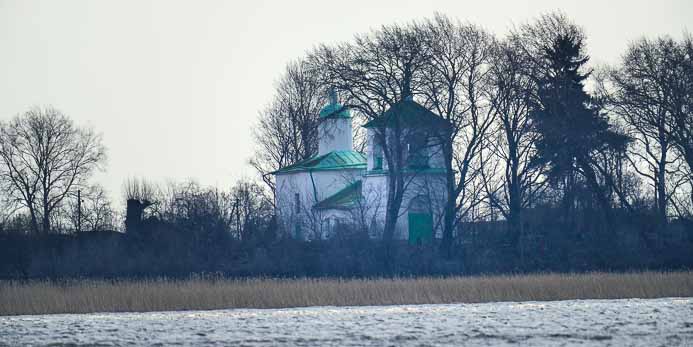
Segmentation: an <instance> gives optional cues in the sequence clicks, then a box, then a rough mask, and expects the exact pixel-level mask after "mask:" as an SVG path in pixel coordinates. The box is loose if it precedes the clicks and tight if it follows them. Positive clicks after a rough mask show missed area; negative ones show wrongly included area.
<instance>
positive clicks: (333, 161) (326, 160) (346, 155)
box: [273, 151, 366, 174]
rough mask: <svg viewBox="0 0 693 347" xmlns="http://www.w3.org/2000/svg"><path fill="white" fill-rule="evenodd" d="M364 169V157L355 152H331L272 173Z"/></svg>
mask: <svg viewBox="0 0 693 347" xmlns="http://www.w3.org/2000/svg"><path fill="white" fill-rule="evenodd" d="M365 168H366V156H365V155H363V154H361V153H359V152H356V151H332V152H330V153H327V154H324V155H320V156H313V157H310V158H308V159H305V160H301V161H299V162H298V163H296V164H293V165H289V166H286V167H283V168H281V169H279V170H277V171H275V172H273V173H275V174H278V173H288V172H299V171H319V170H339V169H365Z"/></svg>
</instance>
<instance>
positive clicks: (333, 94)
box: [329, 87, 337, 105]
mask: <svg viewBox="0 0 693 347" xmlns="http://www.w3.org/2000/svg"><path fill="white" fill-rule="evenodd" d="M329 96H330V104H332V105H334V104H336V103H337V92H336V91H335V89H334V87H331V88H330V92H329Z"/></svg>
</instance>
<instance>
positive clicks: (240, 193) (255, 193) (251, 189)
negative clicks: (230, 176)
mask: <svg viewBox="0 0 693 347" xmlns="http://www.w3.org/2000/svg"><path fill="white" fill-rule="evenodd" d="M229 199H230V204H231V211H230V213H231V215H230V218H231V225H230V226H231V232H232V233H233V234H234V236H235V237H236V238H238V239H240V240H244V241H245V240H249V239H250V238H252V237H257V236H259V235H256V234H257V233H258V232H260V231H261V229H262V228H263V227H264V226H265V225H266V224H267V223H268V221H269V219H270V218H271V214H272V202H271V199H270V197H268V196H267V194H266V191H265V190H263V189H262V187H261V186H259V185H258V184H257V183H255V182H252V181H246V180H241V181H238V182H236V184H235V185H234V186H233V187H232V188H231V192H230V194H229Z"/></svg>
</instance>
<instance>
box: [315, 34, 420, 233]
mask: <svg viewBox="0 0 693 347" xmlns="http://www.w3.org/2000/svg"><path fill="white" fill-rule="evenodd" d="M429 58H430V54H429V47H428V46H427V45H426V44H425V42H424V39H423V38H422V35H421V33H420V32H419V30H418V29H416V28H415V27H412V26H409V27H403V26H399V25H390V26H384V27H382V28H381V29H379V30H376V31H373V32H371V33H369V34H365V35H359V36H357V37H356V38H355V40H354V42H353V43H343V44H339V45H336V46H326V45H322V46H320V47H318V48H317V49H316V50H315V51H314V52H313V53H312V54H311V55H310V61H311V63H312V65H313V66H315V68H316V69H318V70H320V71H322V72H323V78H324V79H323V81H324V84H326V85H331V86H332V87H334V88H335V89H336V90H337V91H339V92H340V93H341V94H343V96H345V97H346V99H347V105H348V106H349V107H350V108H352V109H353V110H355V111H357V114H358V115H360V116H361V117H363V118H364V120H365V121H372V120H378V119H383V118H384V115H385V113H386V111H387V110H388V109H390V108H391V107H392V106H394V105H396V104H397V103H398V102H401V101H405V100H409V99H410V98H411V97H413V96H414V94H415V93H416V91H417V90H416V88H417V86H418V85H419V84H420V79H421V77H422V73H423V72H424V71H423V70H424V66H425V65H426V64H427V63H428V61H429ZM372 129H373V130H374V135H375V136H374V139H373V140H374V141H375V142H376V143H377V144H378V146H379V147H380V148H381V149H382V151H383V154H384V159H385V162H386V163H387V167H388V170H387V175H388V179H387V186H388V189H387V200H386V208H385V225H384V232H383V238H384V239H385V240H386V241H388V244H389V243H390V242H389V241H391V240H392V239H393V236H394V232H395V227H396V223H397V218H398V215H399V211H400V208H401V206H402V201H403V198H404V192H405V191H406V186H407V181H408V180H411V177H408V176H407V174H406V173H405V171H406V169H407V167H408V163H407V160H406V157H405V148H406V144H407V140H406V138H407V135H408V134H407V130H406V128H405V126H404V124H401V122H400V119H399V118H398V117H392V118H391V119H390V120H387V121H382V122H378V123H377V125H376V126H373V127H372Z"/></svg>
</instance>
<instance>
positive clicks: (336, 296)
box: [0, 271, 693, 315]
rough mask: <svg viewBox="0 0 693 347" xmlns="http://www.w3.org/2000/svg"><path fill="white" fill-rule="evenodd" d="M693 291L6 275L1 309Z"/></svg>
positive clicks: (621, 276) (691, 287)
mask: <svg viewBox="0 0 693 347" xmlns="http://www.w3.org/2000/svg"><path fill="white" fill-rule="evenodd" d="M691 296H693V272H692V271H685V272H640V273H588V274H538V275H510V276H480V277H449V278H431V277H424V278H395V279H244V280H238V279H188V280H168V279H156V280H122V281H101V280H80V281H65V282H61V283H56V282H51V281H29V282H17V281H2V282H0V315H20V314H55V313H88V312H145V311H171V310H208V309H228V308H282V307H299V306H359V305H399V304H444V303H479V302H493V301H550V300H569V299H617V298H658V297H691Z"/></svg>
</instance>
